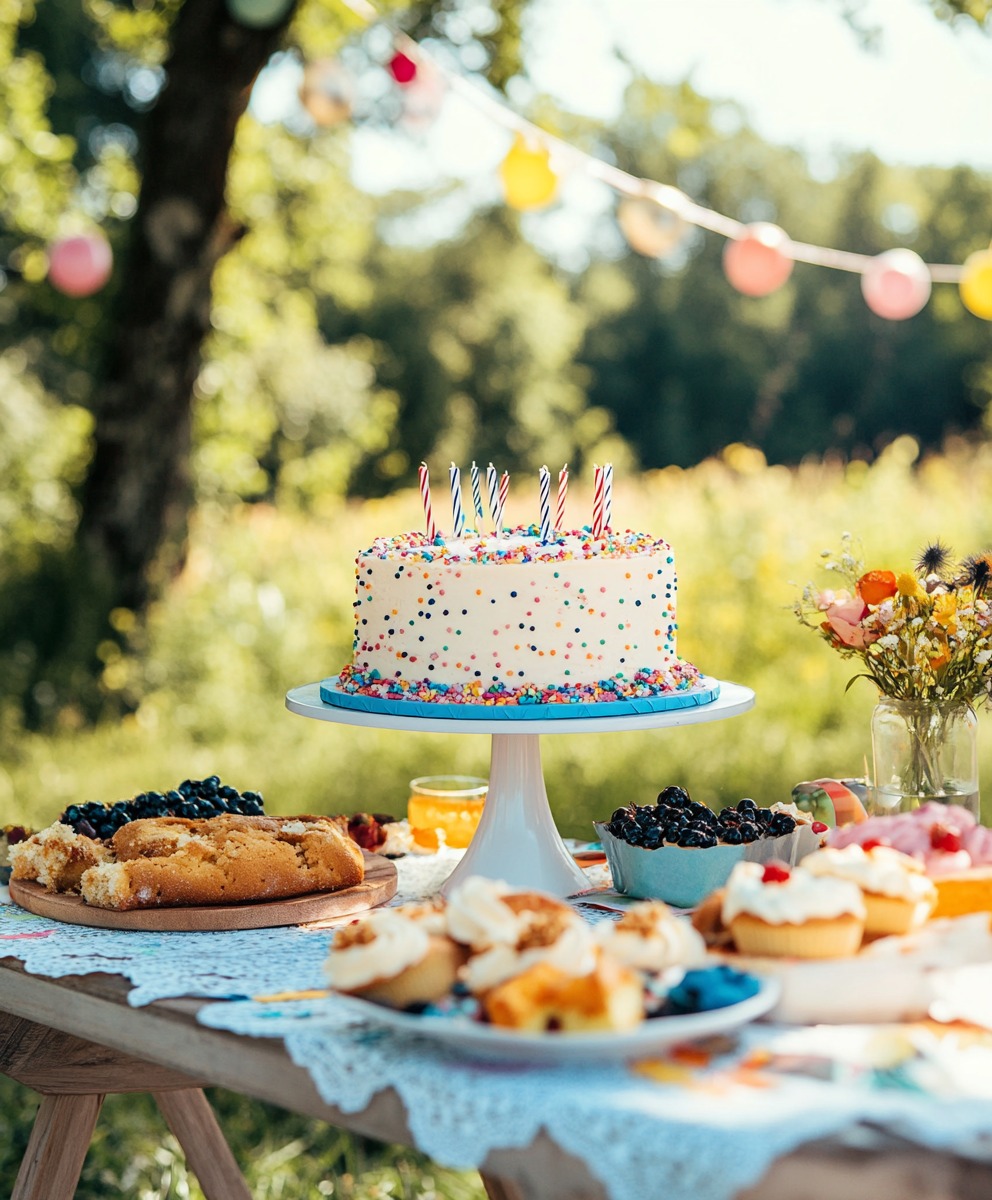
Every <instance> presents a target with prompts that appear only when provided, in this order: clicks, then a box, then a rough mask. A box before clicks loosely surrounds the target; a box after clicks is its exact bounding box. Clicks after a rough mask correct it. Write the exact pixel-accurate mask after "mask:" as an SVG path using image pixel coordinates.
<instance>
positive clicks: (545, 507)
mask: <svg viewBox="0 0 992 1200" xmlns="http://www.w3.org/2000/svg"><path fill="white" fill-rule="evenodd" d="M538 480H539V489H540V502H541V541H542V542H550V541H551V472H550V471H549V470H548V468H547V467H542V468H541V470H540V473H539V475H538Z"/></svg>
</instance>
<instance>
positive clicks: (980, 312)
mask: <svg viewBox="0 0 992 1200" xmlns="http://www.w3.org/2000/svg"><path fill="white" fill-rule="evenodd" d="M960 287H961V301H962V303H963V304H964V306H965V308H966V309H967V310H968V311H969V312H970V313H974V314H975V316H976V317H981V318H982V320H983V321H992V250H976V251H975V253H974V254H969V255H968V257H967V258H966V259H965V260H964V266H963V267H962V269H961V284H960Z"/></svg>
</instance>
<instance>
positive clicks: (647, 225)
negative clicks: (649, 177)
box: [617, 189, 689, 258]
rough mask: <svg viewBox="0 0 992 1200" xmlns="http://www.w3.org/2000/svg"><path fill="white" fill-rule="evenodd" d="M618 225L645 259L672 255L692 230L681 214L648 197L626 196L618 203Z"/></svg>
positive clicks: (633, 247)
mask: <svg viewBox="0 0 992 1200" xmlns="http://www.w3.org/2000/svg"><path fill="white" fill-rule="evenodd" d="M671 190H672V191H674V190H675V189H671ZM617 224H618V225H619V226H620V232H621V233H622V234H623V236H624V237H625V238H626V239H627V244H628V245H629V246H630V248H631V249H632V250H636V251H637V253H638V254H643V255H644V257H645V258H664V257H665V255H666V254H671V252H672V251H673V250H675V249H676V247H677V246H678V245H679V244H680V243H681V241H682V239H683V238H684V237H685V236H686V234H687V233H688V232H689V226H688V225H687V224H686V223H685V221H684V220H683V219H682V218H681V217H680V216H679V215H678V213H675V212H673V211H672V210H671V209H670V208H665V207H664V206H663V205H661V204H659V203H658V201H656V200H653V199H649V198H648V197H646V196H625V197H624V198H623V199H622V200H621V201H620V203H619V204H618V205H617Z"/></svg>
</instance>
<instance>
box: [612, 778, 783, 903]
mask: <svg viewBox="0 0 992 1200" xmlns="http://www.w3.org/2000/svg"><path fill="white" fill-rule="evenodd" d="M594 825H595V827H596V832H597V833H598V834H599V838H600V841H601V842H602V844H603V850H604V851H605V853H606V861H607V862H608V863H609V867H610V873H611V875H612V876H613V886H614V887H615V888H616V890H617V891H618V892H623V893H624V894H625V895H628V896H631V897H633V898H635V899H638V900H664V901H665V903H667V904H673V905H675V906H676V907H678V908H693V907H695V905H697V904H699V902H700V901H701V900H703V899H704V897H706V896H708V895H709V894H710V892H712V891H715V890H716V889H717V888H719V887H722V886H723V885H724V884H725V883H726V882H727V877H728V876H729V875H730V872H731V871H732V870H733V869H734V865H735V864H736V863H738V862H740V861H741V860H742V859H752V860H755V861H758V862H765V861H767V860H768V859H770V858H780V859H782V860H784V861H785V862H787V863H791V862H792V861H793V857H794V854H795V837H796V829H797V825H796V821H795V819H794V818H793V817H791V816H790V815H789V814H788V813H785V812H776V811H775V810H774V809H772V808H760V807H759V806H758V805H757V804H755V802H754V801H753V800H751V799H744V800H739V801H738V802H737V803H736V804H734V805H730V806H728V807H727V808H724V809H721V811H720V812H714V811H713V809H711V808H709V807H708V806H707V805H705V804H699V803H698V802H697V801H695V800H693V799H692V798H691V797H690V795H689V793H688V792H687V791H686V790H685V788H682V787H678V786H675V785H673V786H671V787H666V788H664V789H663V790H662V791H661V792H660V793H659V794H658V799H657V801H656V802H655V803H654V804H628V805H626V806H624V807H623V808H618V809H616V810H615V811H614V813H613V815H612V816H611V817H610V819H609V821H596V822H594Z"/></svg>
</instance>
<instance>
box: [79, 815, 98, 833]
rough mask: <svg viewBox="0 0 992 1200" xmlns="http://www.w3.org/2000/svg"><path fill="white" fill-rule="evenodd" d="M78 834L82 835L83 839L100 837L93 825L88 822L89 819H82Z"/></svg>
mask: <svg viewBox="0 0 992 1200" xmlns="http://www.w3.org/2000/svg"><path fill="white" fill-rule="evenodd" d="M76 832H77V833H81V834H82V835H83V837H88V838H95V837H99V836H100V835H99V834H98V833H97V831H96V829H95V827H94V826H93V825H91V824H90V822H89V821H87V819H86V818H85V817H82V818H81V819H80V821H79V824H78V825H77V826H76Z"/></svg>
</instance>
